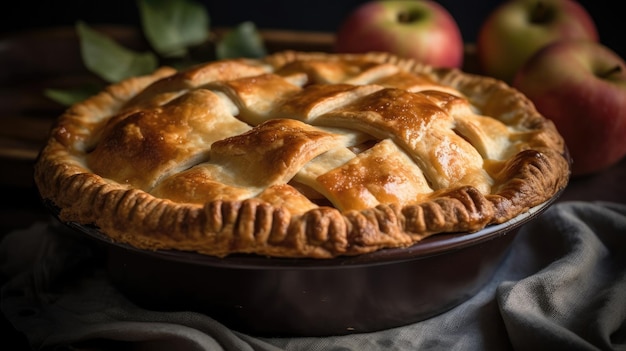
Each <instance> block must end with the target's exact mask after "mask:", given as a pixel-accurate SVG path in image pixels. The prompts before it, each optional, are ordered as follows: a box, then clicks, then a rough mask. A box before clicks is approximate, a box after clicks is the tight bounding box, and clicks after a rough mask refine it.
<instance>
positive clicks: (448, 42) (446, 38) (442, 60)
mask: <svg viewBox="0 0 626 351" xmlns="http://www.w3.org/2000/svg"><path fill="white" fill-rule="evenodd" d="M335 51H336V52H345V53H363V52H369V51H385V52H390V53H393V54H396V55H398V56H401V57H406V58H412V59H415V60H417V61H420V62H422V63H425V64H428V65H432V66H437V67H449V68H450V67H456V68H458V67H461V65H462V63H463V38H462V36H461V31H460V29H459V26H458V24H457V22H456V21H455V20H454V18H453V17H452V15H451V14H450V13H449V12H448V10H446V9H445V8H444V7H442V6H441V5H439V4H438V3H436V2H434V1H430V0H388V1H385V0H376V1H370V2H367V3H364V4H361V5H360V6H359V7H357V8H356V9H354V10H353V11H352V12H351V13H350V14H348V16H347V17H346V18H345V19H344V20H343V21H342V23H341V25H340V27H339V29H338V31H337V33H336V42H335Z"/></svg>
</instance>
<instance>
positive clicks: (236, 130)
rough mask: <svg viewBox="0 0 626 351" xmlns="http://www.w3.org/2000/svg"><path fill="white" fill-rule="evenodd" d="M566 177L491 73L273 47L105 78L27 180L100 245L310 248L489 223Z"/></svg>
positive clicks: (395, 242) (312, 251)
mask: <svg viewBox="0 0 626 351" xmlns="http://www.w3.org/2000/svg"><path fill="white" fill-rule="evenodd" d="M569 173H570V164H569V162H568V158H567V156H566V150H565V145H564V142H563V139H562V137H561V136H560V135H559V133H558V132H557V130H556V129H555V127H554V125H553V123H552V122H551V121H549V120H547V119H546V118H544V117H543V116H541V115H540V114H539V113H538V112H537V111H536V109H535V108H534V106H533V105H532V103H531V102H530V101H529V100H528V99H527V98H526V97H525V96H523V95H522V94H521V93H519V92H518V91H516V90H514V89H512V88H511V87H509V86H508V85H506V84H504V83H503V82H501V81H498V80H495V79H491V78H487V77H483V76H478V75H472V74H468V73H465V72H463V71H461V70H457V69H442V68H435V67H430V66H427V65H423V64H420V63H418V62H415V61H412V60H410V59H403V58H399V57H396V56H394V55H391V54H387V53H367V54H329V53H321V52H319V53H318V52H294V51H285V52H279V53H275V54H272V55H269V56H267V57H265V58H262V59H243V58H242V59H228V60H218V61H213V62H207V63H204V64H199V65H196V66H194V67H191V68H188V69H183V70H180V71H177V70H175V69H173V68H169V67H163V68H160V69H158V70H157V71H155V72H154V73H152V74H150V75H147V76H142V77H135V78H131V79H128V80H125V81H122V82H120V83H117V84H113V85H111V86H109V87H108V88H107V89H106V90H104V91H102V92H101V93H99V94H97V95H95V96H93V97H91V98H89V99H87V100H85V101H83V102H81V103H78V104H75V105H74V106H72V107H71V108H69V109H68V110H67V111H66V112H65V113H64V114H63V115H62V116H60V118H59V119H58V120H57V122H56V123H55V125H54V126H53V128H52V130H51V134H50V137H49V139H48V141H47V143H46V145H45V146H44V147H43V149H42V151H41V153H40V155H39V157H38V160H37V162H36V165H35V173H34V178H35V182H36V185H37V187H38V189H39V192H40V195H41V197H42V199H44V201H46V202H48V203H50V204H52V206H54V208H56V209H58V216H59V218H60V219H61V220H62V221H65V222H75V223H80V224H82V225H89V226H94V227H95V228H97V229H98V230H99V231H101V232H102V233H104V234H105V235H106V236H108V237H110V239H112V240H113V241H115V242H122V243H125V244H129V245H131V246H134V247H137V248H140V249H149V250H156V249H168V250H169V249H173V250H182V251H193V252H198V253H202V254H206V255H211V256H218V257H224V256H227V255H231V254H256V255H262V256H273V257H308V258H320V259H321V258H332V257H336V256H341V255H359V254H364V253H368V252H373V251H376V250H380V249H384V248H400V247H408V246H410V245H413V244H415V243H417V242H419V241H420V240H422V239H424V238H426V237H428V236H431V235H436V234H438V233H459V235H463V233H468V232H475V231H478V230H480V229H482V228H484V227H486V226H488V225H492V224H496V223H503V222H505V221H507V220H510V219H511V218H513V217H515V216H518V215H520V214H521V213H524V212H525V211H527V210H528V209H529V208H531V207H533V206H536V205H539V204H541V203H543V202H545V201H547V200H549V199H550V198H552V197H553V196H555V194H557V193H558V192H559V191H560V190H561V189H563V188H564V187H565V186H566V184H567V182H568V179H569Z"/></svg>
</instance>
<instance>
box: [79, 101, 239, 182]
mask: <svg viewBox="0 0 626 351" xmlns="http://www.w3.org/2000/svg"><path fill="white" fill-rule="evenodd" d="M131 111H132V113H128V114H121V115H117V116H114V117H112V118H111V120H110V121H109V124H108V125H107V126H106V127H105V128H104V131H103V133H102V136H101V138H100V140H99V143H98V144H97V145H96V146H95V148H94V149H93V150H92V151H91V152H89V153H88V154H87V156H86V161H87V165H88V166H89V167H90V168H91V169H92V170H93V171H94V172H96V173H98V174H100V175H102V176H103V177H108V178H111V179H115V180H117V181H118V182H120V183H123V184H130V185H133V186H135V187H137V188H139V189H143V190H146V191H149V190H150V189H152V187H154V186H155V184H156V183H157V182H158V181H159V179H162V178H164V177H166V176H167V175H169V174H172V173H176V172H179V171H181V170H184V169H186V168H188V167H190V166H192V165H194V164H196V163H199V162H201V161H202V160H205V159H206V158H207V157H208V153H209V150H210V145H211V144H212V143H213V142H214V141H216V140H220V139H222V138H225V137H228V136H230V135H232V134H238V133H243V132H245V131H248V130H249V129H250V126H248V125H247V124H245V123H243V122H241V121H240V120H238V119H237V118H235V117H234V115H235V114H237V113H238V112H237V108H236V107H235V106H234V105H233V104H232V103H231V102H230V100H229V99H226V98H224V97H221V96H220V95H218V94H215V93H213V92H211V91H208V90H205V89H194V90H191V91H190V92H188V93H186V94H184V95H181V96H179V97H177V98H176V99H174V100H171V101H170V102H168V103H167V104H165V105H163V106H158V107H153V108H150V109H142V110H131Z"/></svg>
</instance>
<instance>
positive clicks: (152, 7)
mask: <svg viewBox="0 0 626 351" xmlns="http://www.w3.org/2000/svg"><path fill="white" fill-rule="evenodd" d="M138 6H139V14H140V15H141V24H142V27H143V31H144V34H145V35H146V38H147V39H148V42H150V45H152V48H153V49H154V50H155V51H156V52H157V53H158V54H159V55H161V56H163V57H183V56H185V55H186V54H187V48H189V47H190V46H196V45H199V44H202V43H203V42H205V41H206V40H207V39H208V36H209V14H208V12H207V11H206V9H205V8H204V6H203V5H201V4H198V3H196V2H194V1H191V0H181V1H177V0H138Z"/></svg>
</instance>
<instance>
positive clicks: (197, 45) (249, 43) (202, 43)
mask: <svg viewBox="0 0 626 351" xmlns="http://www.w3.org/2000/svg"><path fill="white" fill-rule="evenodd" d="M137 7H138V9H139V14H140V23H141V29H142V31H143V34H144V36H145V38H146V40H147V42H148V44H149V46H150V48H151V50H149V51H144V52H138V51H134V50H131V49H129V48H126V47H124V46H122V45H121V44H119V43H118V42H116V41H115V40H114V39H112V38H111V37H108V36H107V35H105V34H103V33H101V32H99V31H97V30H95V29H94V28H91V27H90V26H89V25H88V24H87V23H85V22H83V21H78V22H77V23H76V26H75V27H76V32H77V35H78V38H79V41H80V51H81V57H82V61H83V64H84V65H85V67H86V68H87V70H89V71H90V72H91V73H93V74H95V75H96V76H97V77H99V78H101V80H102V82H103V83H102V84H94V83H90V84H89V85H84V86H77V87H73V88H70V89H52V88H51V89H46V90H45V91H44V95H45V96H47V97H48V98H50V99H52V100H54V101H56V102H58V103H61V104H63V105H66V106H69V105H71V104H73V103H75V102H78V101H81V100H84V99H85V98H86V97H88V96H90V95H92V94H94V93H96V92H98V91H100V90H102V88H104V85H105V84H110V83H115V82H119V81H121V80H124V79H126V78H130V77H133V76H139V75H144V74H148V73H151V72H153V71H154V70H155V69H156V68H158V67H159V66H161V65H169V66H173V67H175V68H184V67H188V66H190V65H193V64H196V63H199V62H202V61H208V60H213V59H226V58H233V57H251V58H256V57H262V56H264V55H265V54H266V49H265V46H264V43H263V40H262V38H261V36H260V34H259V33H258V31H257V29H256V26H255V25H254V23H252V22H249V21H248V22H243V23H241V24H239V25H238V26H236V27H235V28H233V29H232V30H230V31H229V32H227V33H226V34H225V35H224V36H223V37H221V38H216V37H215V36H213V35H211V30H210V17H209V13H208V12H207V10H206V8H205V7H204V6H203V5H202V4H199V3H197V2H195V1H194V0H137Z"/></svg>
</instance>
